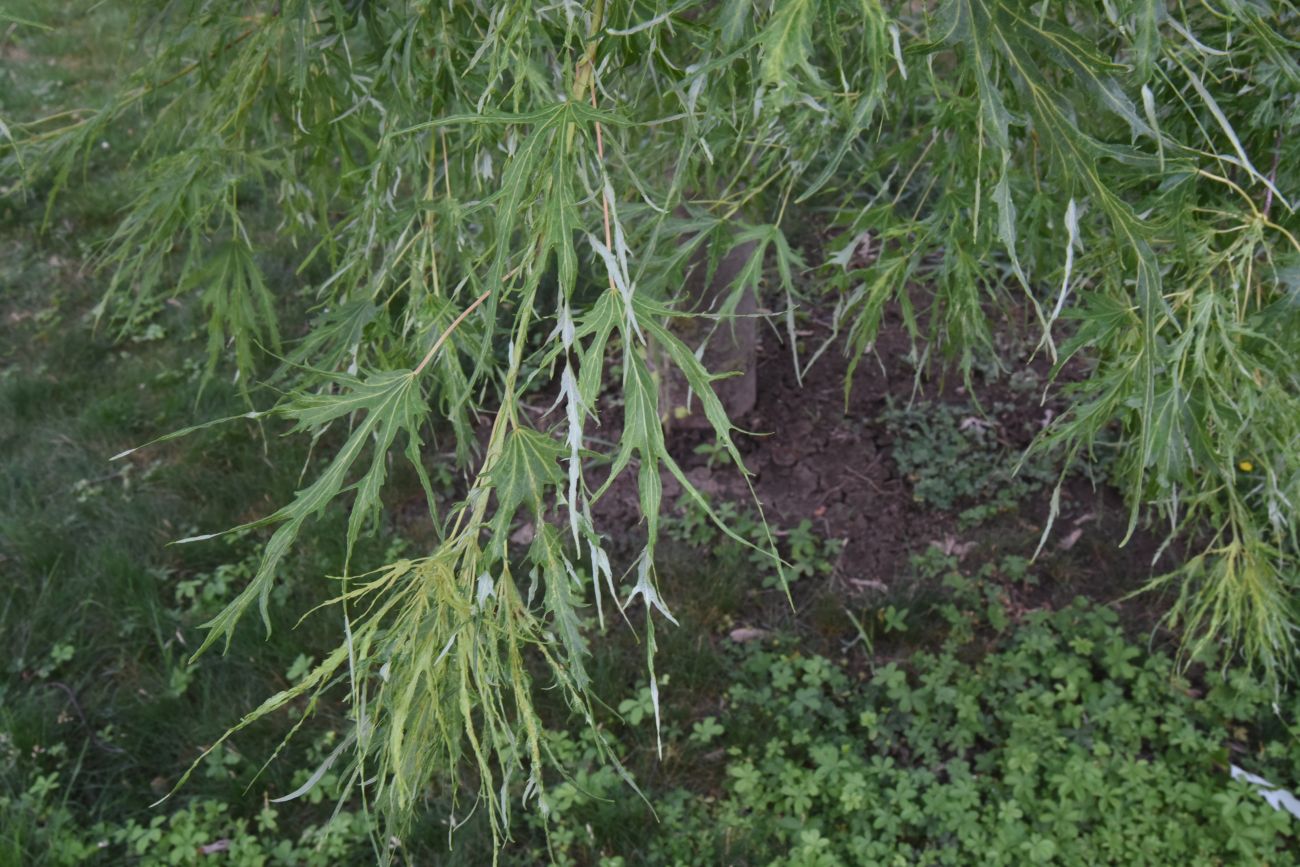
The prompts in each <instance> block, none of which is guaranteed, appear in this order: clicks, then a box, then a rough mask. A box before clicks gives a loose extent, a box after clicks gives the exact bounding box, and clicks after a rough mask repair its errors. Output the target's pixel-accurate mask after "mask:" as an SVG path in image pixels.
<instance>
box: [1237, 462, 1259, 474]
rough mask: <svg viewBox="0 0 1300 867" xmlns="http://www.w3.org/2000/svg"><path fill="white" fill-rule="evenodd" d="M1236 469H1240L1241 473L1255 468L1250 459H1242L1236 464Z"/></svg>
mask: <svg viewBox="0 0 1300 867" xmlns="http://www.w3.org/2000/svg"><path fill="white" fill-rule="evenodd" d="M1237 469H1239V470H1241V471H1242V472H1243V473H1249V472H1251V471H1252V470H1254V469H1255V465H1254V464H1252V463H1251V462H1250V461H1242V462H1241V463H1239V464H1237Z"/></svg>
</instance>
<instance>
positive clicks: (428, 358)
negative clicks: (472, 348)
mask: <svg viewBox="0 0 1300 867" xmlns="http://www.w3.org/2000/svg"><path fill="white" fill-rule="evenodd" d="M506 279H507V280H508V279H510V278H509V276H507V278H506ZM491 294H492V290H491V289H490V288H489V289H484V290H483V294H482V295H480V296H478V297H477V298H475V299H474V303H473V304H471V305H469V306H468V307H466V308H465V309H464V310H463V311H461V314H460V315H459V316H457V317H456V318H455V319H453V320H452V323H451V324H450V325H448V326H447V330H446V331H444V332H442V334H441V335H439V336H438V339H437V340H436V341H434V343H433V347H432V348H431V349H430V350H429V351H428V353H427V354H426V355H425V356H424V358H423V359H422V360H421V361H420V363H419V364H418V365H416V368H415V370H414V371H412V372H411V375H412V376H419V375H420V371H422V370H424V368H425V367H426V366H427V365H428V363H429V362H430V361H433V357H434V356H435V355H437V354H438V350H439V349H441V348H442V345H443V344H444V343H446V342H447V338H448V337H450V336H451V333H452V332H453V331H455V330H456V327H457V326H458V325H460V324H461V323H462V322H464V321H465V317H466V316H469V315H470V314H471V313H473V312H474V310H475V308H477V307H478V306H479V305H480V304H482V303H483V302H484V301H486V300H487V297H488V296H489V295H491Z"/></svg>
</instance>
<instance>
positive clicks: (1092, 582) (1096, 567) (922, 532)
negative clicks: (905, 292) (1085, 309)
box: [597, 318, 1173, 628]
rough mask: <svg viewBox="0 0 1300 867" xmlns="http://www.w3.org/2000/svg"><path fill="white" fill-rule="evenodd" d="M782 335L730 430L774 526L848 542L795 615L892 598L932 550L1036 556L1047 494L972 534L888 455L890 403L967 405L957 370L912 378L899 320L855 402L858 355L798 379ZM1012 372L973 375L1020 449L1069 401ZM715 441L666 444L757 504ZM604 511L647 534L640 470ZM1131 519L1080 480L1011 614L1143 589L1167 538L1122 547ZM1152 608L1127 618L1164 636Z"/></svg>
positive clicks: (816, 341) (802, 592)
mask: <svg viewBox="0 0 1300 867" xmlns="http://www.w3.org/2000/svg"><path fill="white" fill-rule="evenodd" d="M1007 328H1008V331H1009V332H1010V331H1012V330H1013V327H1012V326H1007ZM804 334H806V342H807V347H809V348H811V347H816V346H818V345H820V344H821V342H822V341H823V340H825V339H826V338H827V336H828V335H829V329H828V328H826V327H825V326H823V325H816V324H814V325H810V326H809V329H808V331H807V332H804ZM783 337H784V331H783V330H781V331H778V330H776V329H771V328H766V327H765V328H763V329H761V333H760V343H759V348H758V357H759V362H758V400H757V403H756V405H755V406H754V408H753V410H752V411H750V412H749V413H747V414H746V415H744V416H741V417H740V418H737V419H734V420H733V421H734V422H735V424H736V425H737V426H738V427H739V428H741V429H742V430H745V431H748V432H749V433H747V434H744V435H741V436H739V437H738V444H739V447H740V450H741V452H742V454H743V457H744V460H745V464H746V467H747V468H748V469H749V470H750V472H751V473H752V474H753V476H752V482H753V485H754V492H755V494H756V495H757V497H758V500H759V501H760V502H761V504H762V506H763V509H764V512H765V515H766V517H767V519H768V520H769V522H770V523H771V524H772V525H774V526H777V527H791V526H794V525H795V524H797V523H798V522H799V521H800V520H802V519H805V518H808V519H812V520H813V521H814V526H815V527H816V529H817V530H818V531H819V532H820V533H821V534H822V535H823V536H824V537H825V538H833V539H843V540H844V542H845V545H844V548H843V552H842V554H841V557H840V559H839V562H838V563H837V565H836V568H835V571H834V573H833V574H832V575H831V576H830V578H829V579H826V578H823V579H820V581H808V580H805V581H801V582H799V584H798V585H797V587H796V591H795V601H796V603H797V605H798V607H799V608H801V609H803V610H805V611H807V610H810V609H811V608H812V607H815V600H816V599H817V598H818V596H819V595H821V594H824V593H826V592H828V591H830V592H833V593H834V594H835V595H836V596H837V597H839V598H842V599H843V598H853V597H854V596H855V595H859V596H866V595H868V594H871V593H873V592H878V591H884V592H894V591H896V590H897V589H898V582H900V581H906V580H908V579H909V577H910V576H911V575H912V570H911V568H910V567H909V560H910V558H911V557H912V556H913V555H914V554H917V553H920V552H922V551H924V550H925V549H926V548H927V547H930V546H936V547H940V548H942V549H945V550H946V551H948V552H949V553H955V554H957V555H958V556H959V558H960V560H961V564H962V567H963V569H967V567H969V570H973V569H974V568H975V567H977V566H978V565H979V564H981V563H984V562H990V561H992V560H994V559H996V558H997V557H1000V556H1003V555H1007V554H1016V555H1020V556H1024V557H1028V556H1031V555H1032V554H1033V553H1034V550H1035V548H1036V547H1037V544H1038V540H1039V537H1040V535H1041V532H1042V526H1043V522H1044V521H1045V520H1046V517H1047V514H1048V508H1049V502H1050V495H1051V491H1050V488H1044V489H1043V490H1040V491H1038V492H1037V493H1035V494H1034V495H1032V496H1031V497H1028V498H1026V499H1025V500H1024V501H1023V502H1021V503H1020V505H1019V508H1018V510H1016V511H1014V512H1011V513H1006V514H1003V515H1001V516H999V517H997V518H995V519H993V520H992V521H990V522H989V523H986V524H984V525H981V526H978V527H975V528H972V529H968V530H965V531H962V530H960V529H959V527H958V521H957V517H956V514H955V511H956V510H954V513H945V512H940V511H937V510H935V509H934V508H933V507H932V506H930V505H928V504H926V503H923V502H919V501H918V500H917V499H916V498H915V497H914V496H913V490H912V480H910V479H908V478H906V477H904V476H903V475H902V474H901V473H900V472H899V469H898V466H897V465H896V463H895V461H894V459H893V456H892V447H893V437H892V435H891V433H890V432H889V430H888V429H887V428H886V426H885V424H884V423H883V421H882V418H881V416H882V413H883V411H884V410H885V409H886V408H887V406H888V405H889V404H890V403H891V402H892V403H893V405H894V406H901V405H904V404H906V403H907V402H908V401H909V400H911V399H917V400H932V401H946V402H956V403H962V404H966V403H968V402H969V401H970V400H971V397H972V395H970V394H967V392H966V389H965V387H963V386H962V384H961V378H960V376H959V375H957V374H955V373H952V372H951V371H947V372H946V375H945V374H940V373H936V374H933V375H923V376H921V377H920V378H919V379H918V378H917V377H916V376H915V369H914V367H913V366H912V365H911V364H910V363H909V362H908V361H907V360H906V357H907V356H908V353H909V350H910V349H911V344H910V341H909V339H908V337H907V334H906V332H905V330H904V329H903V327H902V324H901V322H900V321H898V320H897V318H895V319H894V321H888V320H887V321H886V323H885V324H884V326H883V327H882V329H881V334H880V337H879V339H878V340H877V342H876V345H875V347H874V353H873V354H872V355H871V356H869V357H866V358H864V359H863V360H862V362H861V363H860V364H859V365H858V367H857V371H856V373H855V376H854V380H853V386H852V389H851V390H850V392H849V394H848V399H847V402H846V400H845V393H844V376H845V373H846V369H847V367H848V359H847V358H846V357H845V355H844V352H843V347H842V344H841V345H838V346H832V347H831V348H830V349H828V350H827V351H826V352H825V353H824V354H823V355H822V356H821V358H820V359H819V360H818V362H817V363H816V364H815V365H814V366H813V368H812V369H811V371H809V372H808V373H807V375H806V376H805V377H804V378H803V381H802V383H800V382H799V380H798V378H797V377H796V374H795V370H794V367H793V365H792V363H791V356H790V352H789V348H788V346H786V345H785V344H784V343H783V339H782V338H783ZM1008 344H1009V345H1011V346H1013V347H1014V346H1020V347H1032V341H1030V342H1028V343H1026V342H1025V341H1017V340H1014V339H1012V340H1009V341H1008ZM801 351H803V350H801ZM1013 354H1014V352H1013ZM1029 354H1030V353H1029V352H1028V350H1027V349H1026V350H1025V351H1024V352H1023V353H1022V358H1020V359H1012V360H1011V361H1009V362H1008V365H1014V364H1015V363H1017V361H1019V362H1024V363H1025V369H1026V370H1029V371H1032V375H1033V376H1036V377H1037V378H1038V379H1039V380H1040V381H1041V382H1046V374H1047V364H1046V362H1045V361H1044V360H1043V359H1041V358H1040V359H1034V360H1029V359H1027V358H1025V357H1023V356H1027V355H1029ZM805 357H806V356H805ZM1011 372H1014V367H1013V368H1012V371H1011ZM1011 372H1009V373H1008V374H1007V375H1004V376H1002V377H999V378H997V379H996V380H995V381H992V382H985V381H982V379H981V377H979V376H978V375H977V376H976V381H975V382H974V386H975V388H976V395H975V397H977V398H978V400H979V402H980V404H981V405H982V406H984V407H993V406H994V405H996V406H997V407H999V409H998V411H997V412H995V413H994V414H992V415H991V416H989V420H990V421H992V422H993V423H994V424H995V425H996V427H997V431H998V435H999V439H1000V440H1001V441H1002V442H1003V443H1004V444H1005V445H1006V446H1007V447H1008V448H1009V449H1011V450H1013V451H1018V450H1022V449H1023V448H1024V447H1025V446H1027V445H1028V444H1029V442H1030V441H1031V440H1032V439H1033V436H1034V435H1035V433H1036V432H1037V431H1039V430H1041V428H1042V426H1043V424H1044V423H1045V421H1046V419H1047V418H1049V417H1050V415H1049V413H1051V414H1054V413H1059V412H1060V411H1061V410H1062V409H1063V404H1062V403H1061V402H1060V401H1059V400H1053V399H1049V400H1048V401H1047V402H1046V403H1040V398H1041V394H1042V387H1041V386H1039V387H1038V388H1030V389H1023V388H1022V389H1012V388H1010V387H1008V385H1007V379H1008V378H1009V376H1010V373H1011ZM1077 375H1078V372H1074V373H1073V374H1071V373H1070V372H1068V371H1067V373H1066V374H1065V376H1066V377H1070V378H1072V377H1073V376H1077ZM611 414H616V413H611ZM604 434H605V435H606V436H608V435H609V432H608V431H605V432H604ZM709 442H712V434H711V432H705V431H698V430H689V429H687V430H674V431H671V432H670V434H669V439H668V445H669V450H670V451H671V453H672V454H673V456H674V457H675V459H676V460H677V461H678V462H679V463H680V464H681V465H682V467H683V468H684V469H685V470H686V473H687V477H688V478H689V479H690V480H691V482H692V484H694V485H695V486H696V487H697V488H698V489H699V490H701V491H702V492H704V493H705V494H707V495H708V496H709V497H710V498H711V499H714V500H730V501H733V502H735V503H737V504H738V505H741V506H744V505H746V504H752V502H753V499H752V497H751V495H750V493H749V491H748V488H747V486H746V484H745V481H744V479H743V478H742V476H741V474H740V473H739V472H738V471H737V470H736V469H735V468H734V467H731V466H722V467H715V468H712V469H711V468H709V467H708V466H707V458H706V456H704V455H700V454H696V453H695V448H696V447H697V446H699V445H700V444H702V443H709ZM663 479H664V502H665V504H671V503H673V502H674V501H675V500H676V498H677V497H678V496H679V495H680V493H681V489H680V486H679V485H678V484H677V483H676V481H675V480H674V479H673V478H671V477H670V476H669V475H668V474H667V473H666V472H665V473H664V474H663ZM597 505H598V508H597V525H598V526H599V527H601V528H603V529H604V530H605V531H606V532H614V531H615V530H616V528H618V527H619V526H620V525H622V526H624V527H628V528H631V527H635V526H637V525H638V524H639V523H640V511H639V506H638V501H637V490H636V483H635V474H634V473H631V472H628V473H625V474H624V477H623V478H622V479H620V480H619V482H618V483H616V484H615V485H614V486H613V487H612V488H611V490H610V491H609V492H608V493H607V495H606V497H605V498H604V499H603V500H602V501H601V502H600V503H598V504H597ZM963 505H974V504H973V503H966V504H963ZM1127 522H1128V511H1127V509H1126V508H1125V506H1124V504H1123V502H1122V499H1121V497H1120V496H1119V494H1118V493H1117V492H1116V491H1114V490H1113V489H1111V488H1109V487H1106V486H1100V487H1097V488H1095V489H1094V487H1093V486H1092V484H1091V483H1090V482H1089V481H1088V480H1086V479H1084V478H1082V477H1078V476H1072V477H1070V478H1069V479H1068V480H1067V481H1066V483H1065V485H1064V487H1063V489H1062V494H1061V511H1060V515H1059V516H1058V518H1057V522H1056V524H1055V525H1054V529H1053V531H1052V535H1051V537H1050V538H1049V540H1048V542H1047V544H1046V546H1045V547H1044V551H1043V553H1042V555H1041V556H1040V558H1039V561H1038V563H1037V564H1036V566H1035V574H1037V575H1039V576H1040V583H1039V585H1037V586H1036V587H1032V588H1021V587H1015V588H1008V591H1009V593H1010V595H1011V596H1012V597H1013V598H1012V599H1011V600H1010V601H1011V603H1012V604H1011V608H1012V609H1013V610H1019V611H1025V610H1032V609H1035V608H1041V607H1057V606H1059V605H1063V604H1066V603H1068V602H1069V601H1070V600H1071V599H1073V598H1074V597H1075V596H1078V595H1084V596H1088V597H1090V598H1092V599H1093V600H1094V601H1096V602H1099V603H1103V604H1105V603H1112V602H1115V601H1117V600H1119V599H1121V598H1123V597H1125V596H1126V595H1127V594H1129V593H1131V592H1132V591H1133V590H1136V589H1137V588H1138V587H1140V586H1141V585H1142V584H1143V583H1144V581H1145V580H1146V579H1148V578H1149V577H1151V575H1152V574H1153V572H1154V571H1155V570H1153V565H1152V558H1153V556H1154V554H1155V552H1156V550H1157V549H1158V547H1159V545H1158V540H1157V539H1155V538H1153V537H1151V536H1149V535H1147V534H1144V533H1142V532H1139V533H1137V534H1135V536H1134V538H1133V539H1132V540H1131V541H1130V542H1129V543H1128V544H1127V545H1126V546H1124V547H1123V548H1121V547H1119V542H1120V541H1121V540H1122V539H1123V537H1124V535H1125V531H1126V529H1127ZM637 535H639V534H638V533H637V532H635V531H633V532H632V533H631V535H630V538H627V539H625V540H624V542H625V544H627V545H628V546H629V547H630V546H631V545H633V544H639V543H637V542H636V540H635V537H636V536H637ZM1172 562H1173V561H1172V560H1171V559H1170V557H1169V555H1165V558H1164V559H1163V560H1162V561H1161V562H1160V563H1159V564H1158V567H1159V570H1158V571H1164V570H1166V569H1168V568H1170V567H1171V565H1172ZM969 570H968V571H969ZM756 583H757V582H756ZM1154 602H1155V600H1154V599H1151V598H1149V597H1140V598H1139V599H1138V600H1137V601H1136V602H1130V603H1128V604H1126V605H1125V606H1124V607H1125V608H1126V609H1127V610H1126V611H1125V612H1124V613H1125V614H1126V619H1127V620H1129V621H1130V623H1131V624H1132V625H1136V626H1139V627H1142V628H1150V627H1152V626H1154V625H1155V622H1156V620H1157V619H1158V609H1157V608H1156V607H1155V606H1154V604H1153V603H1154ZM753 613H754V614H758V612H753Z"/></svg>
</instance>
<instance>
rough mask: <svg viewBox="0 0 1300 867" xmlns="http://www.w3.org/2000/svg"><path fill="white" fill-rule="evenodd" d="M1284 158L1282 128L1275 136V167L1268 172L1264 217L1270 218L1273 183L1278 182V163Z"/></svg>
mask: <svg viewBox="0 0 1300 867" xmlns="http://www.w3.org/2000/svg"><path fill="white" fill-rule="evenodd" d="M1281 159H1282V130H1278V131H1277V135H1276V136H1274V138H1273V168H1271V169H1269V172H1268V191H1267V192H1266V193H1265V194H1264V219H1265V220H1267V219H1268V212H1269V211H1271V210H1272V209H1273V185H1274V184H1276V183H1277V164H1278V162H1279V161H1280V160H1281Z"/></svg>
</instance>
